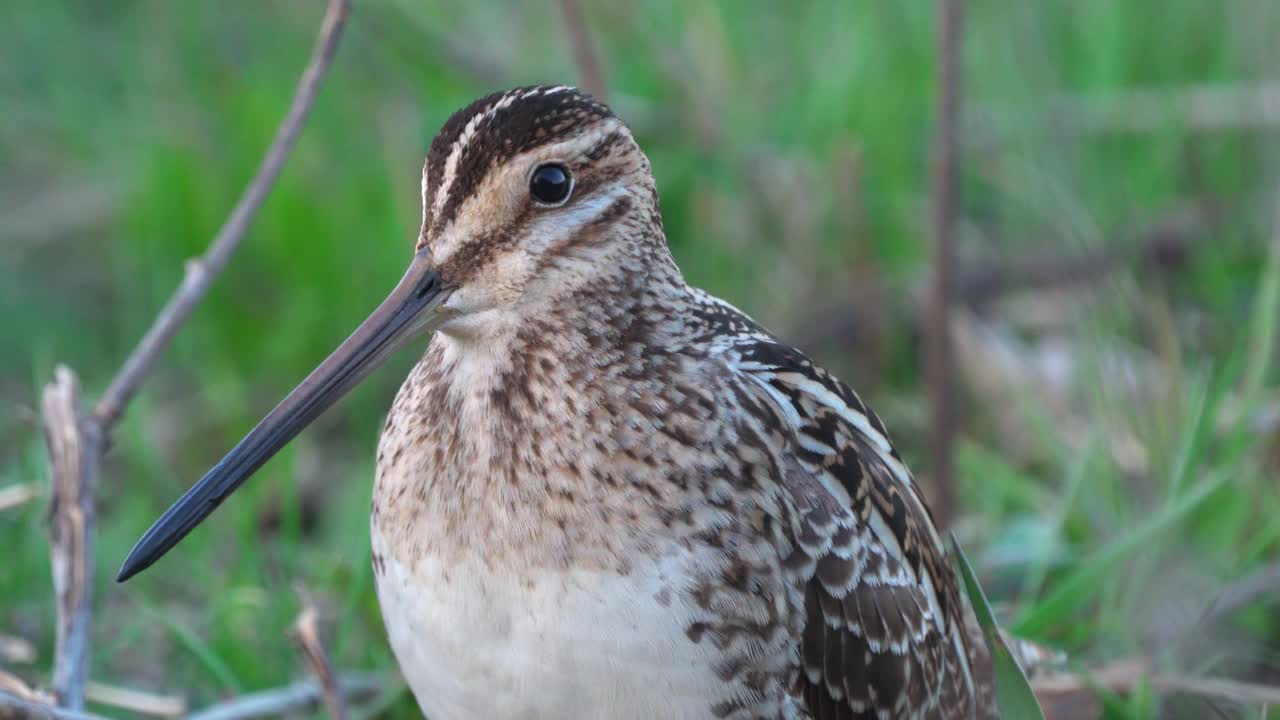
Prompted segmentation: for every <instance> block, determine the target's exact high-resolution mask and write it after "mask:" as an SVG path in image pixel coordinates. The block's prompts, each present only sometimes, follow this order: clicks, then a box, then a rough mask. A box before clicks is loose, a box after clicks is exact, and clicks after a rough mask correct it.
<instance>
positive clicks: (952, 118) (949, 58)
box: [925, 0, 964, 527]
mask: <svg viewBox="0 0 1280 720" xmlns="http://www.w3.org/2000/svg"><path fill="white" fill-rule="evenodd" d="M937 22H938V28H937V33H938V45H937V48H938V54H937V66H938V85H937V103H938V104H937V118H936V123H937V125H936V128H935V136H934V143H933V165H932V168H931V169H932V177H931V183H932V189H933V287H932V292H931V294H930V300H929V314H928V336H927V344H926V356H925V377H926V381H927V384H928V388H929V400H930V423H929V427H930V430H929V456H930V458H931V460H932V474H933V479H934V488H935V490H936V494H935V502H934V505H933V511H934V515H935V517H937V519H938V523H939V524H940V525H942V526H943V527H946V526H948V525H950V524H951V513H952V509H953V507H954V505H955V502H954V494H955V489H954V487H953V482H952V478H951V475H952V445H954V443H955V434H956V427H955V425H956V423H955V380H954V376H955V373H954V372H953V370H952V367H951V364H952V360H951V330H950V317H949V316H950V312H951V296H952V295H953V294H954V288H955V231H954V228H955V220H956V195H957V192H956V137H957V135H958V131H959V123H960V97H961V91H962V76H963V75H964V57H963V42H964V0H938V11H937Z"/></svg>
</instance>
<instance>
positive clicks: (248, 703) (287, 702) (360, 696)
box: [187, 675, 386, 720]
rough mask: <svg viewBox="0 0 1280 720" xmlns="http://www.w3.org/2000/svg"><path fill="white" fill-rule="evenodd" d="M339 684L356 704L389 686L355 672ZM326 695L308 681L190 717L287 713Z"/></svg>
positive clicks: (210, 719) (227, 719)
mask: <svg viewBox="0 0 1280 720" xmlns="http://www.w3.org/2000/svg"><path fill="white" fill-rule="evenodd" d="M338 687H339V688H341V690H342V695H343V697H344V698H345V699H346V701H347V702H352V703H354V702H363V701H365V700H371V699H373V698H375V697H377V696H378V695H380V694H381V693H382V692H383V691H384V690H385V689H386V684H385V682H384V681H383V680H382V679H380V678H378V677H375V676H370V675H353V676H343V677H339V678H338ZM323 695H324V690H323V689H322V688H321V687H320V684H319V683H317V682H316V681H314V680H305V681H302V682H298V683H294V684H292V685H287V686H285V687H282V688H276V689H274V690H263V691H262V692H256V693H251V694H249V695H241V696H240V697H238V698H235V699H234V700H228V701H226V702H223V703H218V704H217V705H213V706H211V707H208V708H205V709H204V710H200V711H199V712H195V713H192V714H191V715H189V716H187V720H247V719H248V718H259V717H273V716H277V715H284V714H285V713H290V712H294V711H297V710H302V709H305V708H310V707H314V706H315V705H317V704H318V703H320V702H322V696H323Z"/></svg>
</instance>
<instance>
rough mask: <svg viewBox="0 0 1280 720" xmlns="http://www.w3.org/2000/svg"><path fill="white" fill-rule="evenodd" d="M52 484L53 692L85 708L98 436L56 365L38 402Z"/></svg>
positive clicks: (76, 390)
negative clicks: (54, 610)
mask: <svg viewBox="0 0 1280 720" xmlns="http://www.w3.org/2000/svg"><path fill="white" fill-rule="evenodd" d="M42 408H43V411H44V431H45V439H46V440H47V442H48V446H49V464H50V468H51V475H52V478H51V479H52V484H53V500H52V502H51V503H50V507H49V515H50V523H49V524H50V538H49V559H50V565H51V567H52V569H53V589H54V594H55V595H56V597H57V625H56V630H55V640H54V649H53V693H54V697H56V698H57V701H58V705H59V706H60V707H64V708H69V709H71V710H77V711H78V710H83V709H84V686H85V682H86V680H87V675H88V665H89V617H90V606H91V604H92V601H93V597H92V589H93V507H94V502H93V496H94V492H95V490H96V488H97V484H98V454H99V451H100V443H101V437H102V436H101V434H100V432H99V429H98V427H97V426H96V425H94V424H93V423H89V422H84V421H83V420H82V418H81V414H80V383H79V382H78V381H77V380H76V375H75V373H73V372H71V370H70V369H69V368H67V367H65V366H61V365H59V366H58V367H57V369H56V370H54V378H53V382H51V383H49V384H48V385H47V386H45V389H44V397H43V399H42Z"/></svg>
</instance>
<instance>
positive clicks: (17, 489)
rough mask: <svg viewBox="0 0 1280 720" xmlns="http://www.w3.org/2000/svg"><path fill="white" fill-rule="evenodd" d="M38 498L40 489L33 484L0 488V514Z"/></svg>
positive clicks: (19, 484)
mask: <svg viewBox="0 0 1280 720" xmlns="http://www.w3.org/2000/svg"><path fill="white" fill-rule="evenodd" d="M38 497H40V488H39V487H38V486H37V485H36V484H35V483H18V484H17V485H9V486H6V487H3V488H0V512H4V511H5V510H12V509H13V508H16V507H19V506H21V505H25V504H27V503H29V502H31V501H32V500H35V499H36V498H38Z"/></svg>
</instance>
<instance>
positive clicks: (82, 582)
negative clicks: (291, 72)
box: [0, 0, 350, 711]
mask: <svg viewBox="0 0 1280 720" xmlns="http://www.w3.org/2000/svg"><path fill="white" fill-rule="evenodd" d="M349 12H350V2H349V0H330V3H329V7H328V9H327V11H326V12H325V17H324V23H323V25H322V26H321V29H320V35H319V37H318V39H317V40H316V44H315V46H314V48H313V50H312V54H311V59H310V61H309V62H308V64H307V67H306V70H305V71H304V72H303V74H302V77H301V79H300V80H299V81H298V87H297V90H296V91H295V92H294V96H293V101H292V102H291V104H290V105H289V111H288V113H287V114H286V115H285V117H284V119H283V120H282V121H281V123H280V126H279V128H278V129H277V130H276V135H275V138H274V139H273V140H272V142H271V146H270V147H269V148H268V149H267V152H266V154H265V155H264V157H263V160H262V164H261V165H259V167H258V171H257V173H256V174H255V175H254V177H253V179H252V180H251V181H250V182H249V185H248V186H247V187H246V188H245V191H244V194H243V195H241V197H240V200H239V201H238V202H237V203H236V206H235V208H234V209H233V210H232V211H231V214H230V215H229V216H228V217H227V221H226V223H224V224H223V226H222V228H221V229H220V230H219V231H218V234H217V235H216V236H215V237H214V239H213V241H212V242H211V243H210V245H209V249H208V250H207V251H206V252H205V254H204V255H203V256H201V257H199V258H197V259H194V260H192V261H190V262H188V263H187V268H186V274H185V276H184V277H183V280H182V283H181V285H179V287H178V289H177V291H175V292H174V294H173V297H172V298H170V300H169V302H168V303H167V304H166V305H165V307H164V308H163V309H162V310H161V311H160V314H159V315H158V316H157V317H156V320H155V322H154V323H153V324H152V326H151V328H150V329H149V330H148V331H147V333H146V335H144V336H143V338H142V340H141V342H140V343H139V344H138V346H137V348H135V349H134V351H133V353H132V354H130V356H129V358H128V359H127V360H126V361H125V363H124V366H123V367H122V368H121V369H120V372H119V373H117V375H116V377H115V379H114V380H112V382H111V384H110V385H109V386H108V387H107V390H106V392H105V393H103V395H102V398H101V399H100V400H99V401H98V404H97V407H96V408H95V409H94V411H93V412H92V413H90V414H84V413H82V412H81V409H80V398H79V389H78V383H77V382H76V378H75V374H74V373H73V372H71V370H69V369H67V368H63V367H59V368H58V370H57V372H56V376H55V378H54V380H53V382H52V383H50V384H49V386H47V387H46V388H45V391H44V403H43V404H44V426H45V432H46V437H47V439H48V444H49V454H50V464H51V467H52V476H53V503H52V506H53V512H52V527H53V530H52V536H53V547H52V551H51V555H52V564H53V576H54V585H55V590H56V594H57V602H58V610H57V617H58V625H57V640H56V649H55V653H54V671H53V689H54V696H55V697H56V698H57V702H58V705H59V706H60V707H63V708H68V709H71V710H73V711H80V710H82V709H83V708H84V695H85V684H86V678H87V674H88V670H87V668H88V658H89V621H90V602H91V600H92V597H91V593H90V589H91V587H92V585H93V582H92V581H93V532H92V531H93V508H94V497H93V494H94V489H95V487H96V484H97V482H96V480H97V470H98V462H99V460H100V459H101V456H102V452H103V450H104V448H105V445H106V442H107V438H108V436H109V434H110V431H111V428H112V427H113V426H114V425H115V423H116V422H117V421H118V420H119V419H120V416H121V415H122V414H123V413H124V410H125V408H126V407H127V406H128V404H129V401H130V400H132V399H133V397H134V395H136V394H137V392H138V389H139V387H141V385H142V382H143V380H145V379H146V377H147V375H148V373H149V372H150V371H151V368H152V367H153V366H154V364H155V361H156V358H158V357H159V356H160V353H162V352H163V351H164V349H165V348H166V347H168V345H169V342H170V341H171V340H172V339H173V336H174V334H175V333H176V332H177V331H178V329H179V328H180V327H182V325H183V323H185V322H186V320H187V318H188V317H190V316H191V313H192V311H194V309H195V307H196V305H197V304H198V303H199V302H200V300H201V299H203V298H204V296H205V294H206V293H207V292H208V289H209V286H210V285H211V284H212V283H213V280H214V278H216V277H217V275H218V273H220V272H221V271H222V270H223V268H225V267H226V265H227V262H228V261H229V260H230V259H231V255H232V254H233V253H234V252H235V250H236V248H237V247H238V246H239V245H240V242H241V240H243V238H244V235H245V232H246V231H247V230H248V228H249V224H250V222H251V221H252V220H253V217H254V215H256V214H257V212H258V209H259V208H260V207H261V206H262V202H263V200H264V199H265V198H266V196H267V193H268V192H269V191H270V189H271V187H272V186H273V185H274V184H275V181H276V179H277V178H278V177H279V176H280V170H281V168H282V167H283V166H284V162H285V159H286V158H287V157H288V155H289V152H290V151H291V150H292V149H293V146H294V144H295V143H296V142H297V139H298V135H299V134H300V133H301V131H302V127H303V124H304V122H305V121H306V118H307V115H308V114H309V113H310V111H311V107H312V105H313V104H314V102H315V97H316V92H317V90H318V89H319V87H320V82H321V80H322V79H323V78H324V76H325V73H326V72H327V70H328V69H329V66H330V65H331V64H332V61H333V57H334V53H335V51H336V50H337V47H338V40H339V39H340V38H341V36H342V29H343V27H344V26H345V24H346V18H347V15H348V13H349ZM3 707H6V698H5V697H3V696H0V708H3Z"/></svg>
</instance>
